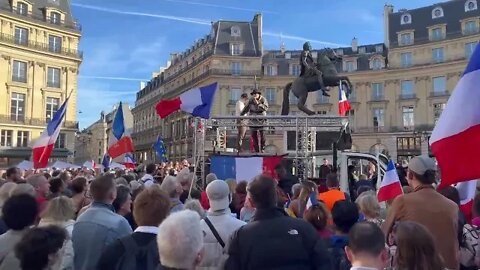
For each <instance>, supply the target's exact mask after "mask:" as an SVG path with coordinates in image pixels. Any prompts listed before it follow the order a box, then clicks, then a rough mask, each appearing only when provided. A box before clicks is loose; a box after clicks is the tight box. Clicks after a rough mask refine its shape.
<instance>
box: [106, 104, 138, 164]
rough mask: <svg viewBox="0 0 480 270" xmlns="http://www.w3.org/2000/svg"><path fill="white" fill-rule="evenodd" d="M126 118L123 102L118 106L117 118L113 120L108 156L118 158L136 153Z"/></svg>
mask: <svg viewBox="0 0 480 270" xmlns="http://www.w3.org/2000/svg"><path fill="white" fill-rule="evenodd" d="M124 119H125V117H124V114H123V106H122V102H120V105H119V106H118V109H117V112H116V113H115V118H114V119H113V124H112V131H111V134H110V137H109V139H108V150H107V152H108V155H109V156H110V157H111V158H116V157H118V156H121V155H123V154H126V153H131V152H133V151H135V149H134V147H133V141H132V137H130V132H129V130H128V129H127V128H126V127H125V120H124Z"/></svg>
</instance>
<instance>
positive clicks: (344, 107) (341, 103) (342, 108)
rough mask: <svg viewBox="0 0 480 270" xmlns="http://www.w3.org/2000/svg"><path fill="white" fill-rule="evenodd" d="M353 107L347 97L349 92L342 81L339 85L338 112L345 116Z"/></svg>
mask: <svg viewBox="0 0 480 270" xmlns="http://www.w3.org/2000/svg"><path fill="white" fill-rule="evenodd" d="M351 108H352V107H351V106H350V102H349V101H348V99H347V94H346V93H345V90H344V89H343V83H340V86H339V87H338V114H339V115H340V116H345V115H347V112H348V111H350V109H351Z"/></svg>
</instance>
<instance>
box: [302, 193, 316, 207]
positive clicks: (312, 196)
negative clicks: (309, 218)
mask: <svg viewBox="0 0 480 270" xmlns="http://www.w3.org/2000/svg"><path fill="white" fill-rule="evenodd" d="M314 205H318V200H317V194H316V193H315V192H312V193H310V196H308V200H307V205H306V207H305V208H306V210H308V209H310V208H311V207H312V206H314Z"/></svg>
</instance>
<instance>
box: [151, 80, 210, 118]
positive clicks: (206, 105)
mask: <svg viewBox="0 0 480 270" xmlns="http://www.w3.org/2000/svg"><path fill="white" fill-rule="evenodd" d="M216 91H217V83H216V82H215V83H212V84H210V85H207V86H203V87H199V88H193V89H190V90H188V91H186V92H185V93H183V94H181V95H180V96H178V97H176V98H174V99H170V100H166V99H164V100H161V101H160V102H159V103H158V104H157V106H156V109H157V113H158V115H160V118H165V117H167V116H169V115H170V114H172V113H174V112H176V111H178V110H181V111H184V112H187V113H190V114H192V115H193V116H197V117H201V118H205V119H208V118H210V111H211V109H212V104H213V98H214V96H215V92H216Z"/></svg>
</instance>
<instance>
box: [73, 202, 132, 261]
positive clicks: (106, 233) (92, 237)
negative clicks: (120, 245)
mask: <svg viewBox="0 0 480 270" xmlns="http://www.w3.org/2000/svg"><path fill="white" fill-rule="evenodd" d="M131 233H132V229H131V227H130V225H129V224H128V221H127V220H126V219H125V218H124V217H122V216H120V215H118V214H116V213H115V212H114V211H113V207H112V206H111V205H108V204H104V203H98V202H94V203H92V205H91V206H90V207H89V208H88V209H87V210H86V211H85V212H84V213H83V214H82V215H80V216H79V217H78V219H77V222H76V223H75V225H74V227H73V233H72V242H73V250H74V254H75V255H74V259H73V264H74V269H76V270H92V269H96V265H97V263H98V260H99V258H100V255H101V254H102V252H103V250H104V248H105V246H107V245H108V244H110V243H112V242H113V241H114V240H116V239H119V238H121V237H124V236H127V235H129V234H131Z"/></svg>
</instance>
